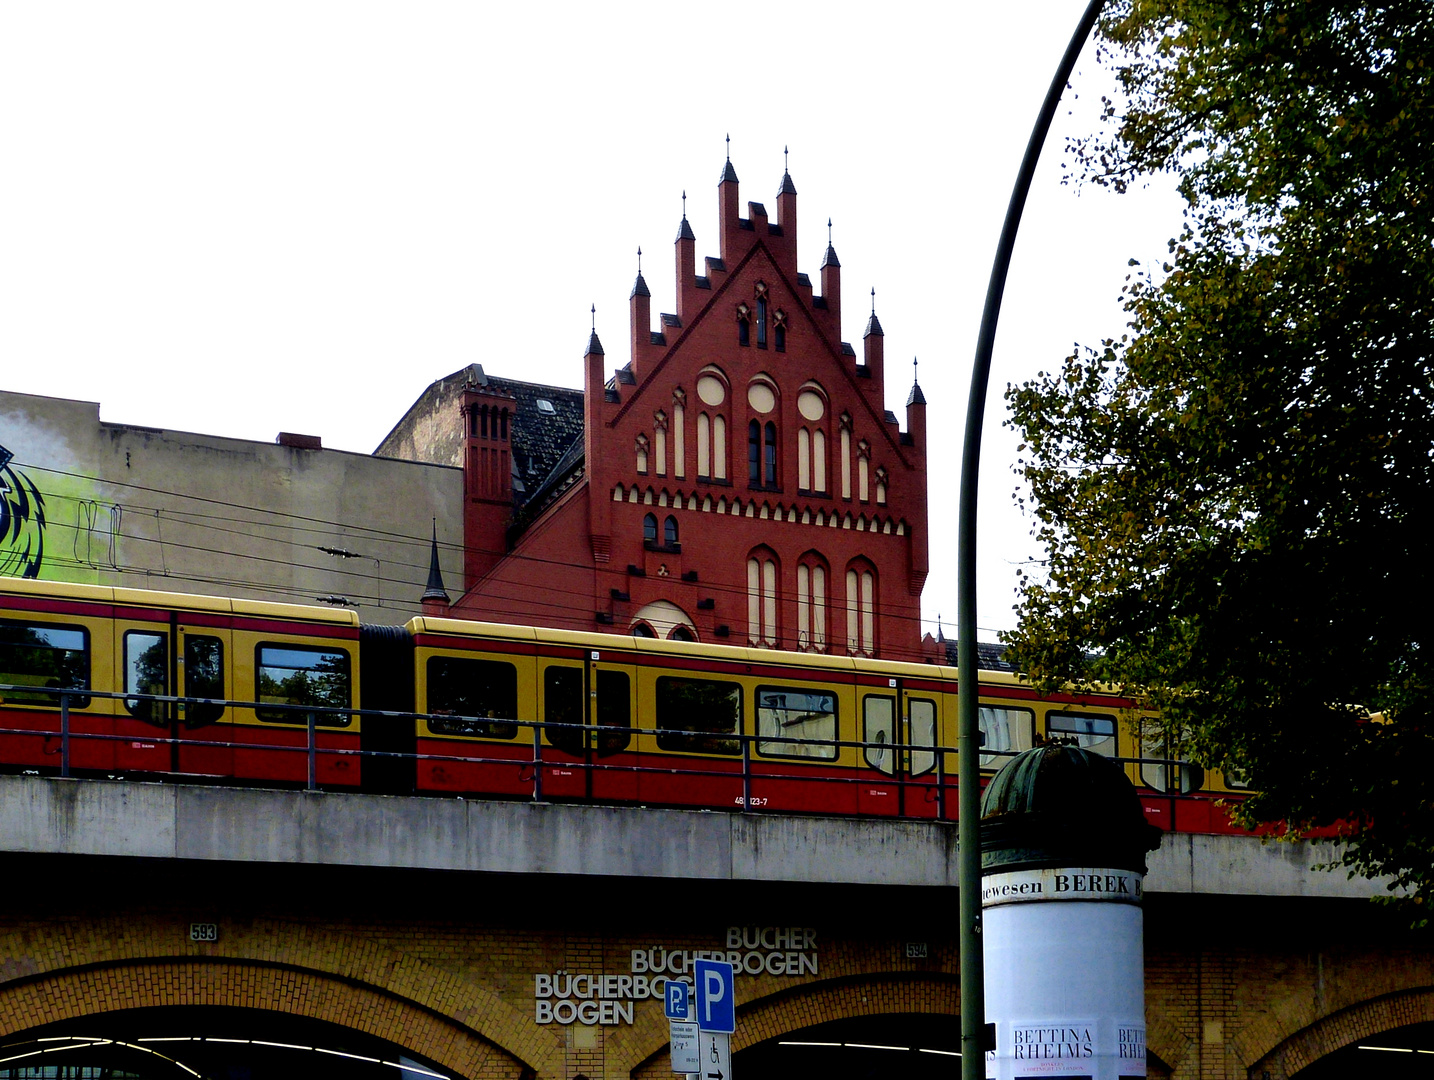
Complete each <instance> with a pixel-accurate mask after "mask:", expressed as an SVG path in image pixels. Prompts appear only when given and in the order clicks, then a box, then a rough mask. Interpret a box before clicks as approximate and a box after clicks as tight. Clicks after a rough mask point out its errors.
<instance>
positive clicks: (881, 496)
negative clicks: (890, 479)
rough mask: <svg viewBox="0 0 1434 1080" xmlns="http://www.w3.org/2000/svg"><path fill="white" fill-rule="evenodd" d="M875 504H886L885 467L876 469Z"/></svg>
mask: <svg viewBox="0 0 1434 1080" xmlns="http://www.w3.org/2000/svg"><path fill="white" fill-rule="evenodd" d="M876 505H877V506H885V505H886V467H885V466H882V467H881V468H879V469H877V470H876Z"/></svg>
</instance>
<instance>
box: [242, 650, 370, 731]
mask: <svg viewBox="0 0 1434 1080" xmlns="http://www.w3.org/2000/svg"><path fill="white" fill-rule="evenodd" d="M254 652H255V657H254V669H255V671H256V673H257V676H256V679H255V682H256V684H257V689H258V700H259V701H260V703H261V704H262V705H294V706H299V708H296V709H265V708H262V707H261V708H258V709H255V710H254V715H255V716H257V717H258V718H259V719H260V720H268V721H270V722H271V723H276V724H306V723H308V716H307V714H306V713H304V712H302V711H301V709H303V708H312V709H315V710H319V709H343V708H347V707H348V706H349V704H350V703H351V702H352V698H351V697H350V694H349V686H350V678H349V654H348V653H347V652H345V651H344V650H343V649H316V648H313V647H311V646H308V645H259V646H257V647H256V648H255V650H254ZM352 721H353V717H352V716H350V715H349V714H348V713H341V712H318V711H316V712H315V714H314V723H315V724H317V725H319V726H320V727H348V726H349V724H350V723H352Z"/></svg>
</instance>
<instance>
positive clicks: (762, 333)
mask: <svg viewBox="0 0 1434 1080" xmlns="http://www.w3.org/2000/svg"><path fill="white" fill-rule="evenodd" d="M766 347H767V298H766V297H765V296H764V297H762V298H761V299H759V300H758V301H757V348H759V349H765V348H766Z"/></svg>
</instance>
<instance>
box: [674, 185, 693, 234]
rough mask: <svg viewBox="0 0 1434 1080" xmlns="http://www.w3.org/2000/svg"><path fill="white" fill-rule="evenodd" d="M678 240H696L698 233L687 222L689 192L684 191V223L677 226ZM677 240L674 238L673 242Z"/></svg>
mask: <svg viewBox="0 0 1434 1080" xmlns="http://www.w3.org/2000/svg"><path fill="white" fill-rule="evenodd" d="M677 239H678V240H696V239H697V235H696V234H695V233H694V232H693V231H692V226H691V225H689V224H687V192H686V191H683V192H682V224H681V225H679V226H677ZM676 242H677V241H676V240H674V241H673V243H676Z"/></svg>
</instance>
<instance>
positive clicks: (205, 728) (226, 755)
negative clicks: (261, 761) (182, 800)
mask: <svg viewBox="0 0 1434 1080" xmlns="http://www.w3.org/2000/svg"><path fill="white" fill-rule="evenodd" d="M232 639H233V635H232V634H231V633H230V631H229V629H228V628H227V627H210V626H187V625H185V624H184V623H182V622H181V623H180V624H179V626H178V627H177V629H176V641H177V644H176V646H175V657H174V662H175V669H176V672H177V679H176V681H175V693H176V694H177V695H178V696H180V697H186V698H203V699H205V700H202V701H195V702H188V703H183V704H180V705H178V706H176V708H175V714H176V718H177V720H178V726H177V730H178V732H179V738H180V742H179V745H178V771H179V772H182V773H188V774H191V775H198V776H216V777H229V776H233V775H234V749H233V746H232V745H231V744H232V743H233V741H234V739H233V735H234V728H233V725H232V724H229V723H226V722H225V721H226V720H228V719H229V716H230V714H229V710H228V708H227V707H226V706H225V705H224V704H223V702H224V701H226V700H233V698H234V690H233V676H232V673H231V670H230V667H231V653H232V649H231V645H232ZM241 730H242V729H241Z"/></svg>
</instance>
